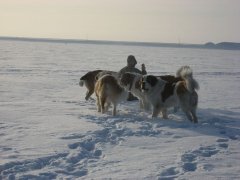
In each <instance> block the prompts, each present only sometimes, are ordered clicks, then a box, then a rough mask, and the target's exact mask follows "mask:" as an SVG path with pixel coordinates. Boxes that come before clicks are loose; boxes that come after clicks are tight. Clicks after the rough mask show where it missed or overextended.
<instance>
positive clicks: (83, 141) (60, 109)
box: [0, 41, 240, 179]
mask: <svg viewBox="0 0 240 180" xmlns="http://www.w3.org/2000/svg"><path fill="white" fill-rule="evenodd" d="M129 54H133V55H135V57H136V58H137V60H138V65H137V66H138V67H140V64H141V63H145V65H146V68H147V71H148V73H149V74H154V75H164V74H175V72H176V70H177V69H178V68H179V67H181V66H182V65H189V66H191V68H192V69H193V73H194V78H195V79H196V80H197V81H198V82H199V84H200V90H199V92H198V93H199V108H198V111H197V115H198V117H199V123H198V124H192V123H190V122H189V121H188V120H186V118H185V116H184V114H183V113H182V112H181V111H178V112H177V113H173V111H172V110H170V112H169V113H170V118H169V120H163V119H161V118H160V117H159V118H157V119H154V120H152V119H151V118H150V117H151V116H150V114H149V113H146V112H142V111H140V110H139V104H138V102H137V101H135V102H124V103H122V104H121V105H120V106H119V107H118V115H117V116H116V117H112V116H111V113H110V112H109V113H107V114H104V115H102V114H99V113H97V109H96V105H95V101H94V100H91V101H85V99H84V97H85V92H86V89H85V88H84V87H79V85H78V82H79V78H80V77H81V76H82V75H84V74H85V73H86V72H88V71H89V70H95V69H106V70H113V71H118V70H119V69H120V68H121V67H123V66H125V64H126V58H127V56H128V55H129ZM239 89H240V51H225V50H205V49H174V48H158V47H134V46H117V45H116V46H114V45H113V46H110V45H109V46H108V45H87V44H71V43H69V44H67V43H66V44H64V43H43V42H42V43H40V42H17V41H16V42H15V41H0V93H1V95H0V103H1V104H0V179H61V178H63V179H66V178H70V179H76V178H83V179H106V178H112V179H193V178H194V179H240V120H239V117H240V104H239V102H240V91H239ZM93 98H95V96H94V95H93Z"/></svg>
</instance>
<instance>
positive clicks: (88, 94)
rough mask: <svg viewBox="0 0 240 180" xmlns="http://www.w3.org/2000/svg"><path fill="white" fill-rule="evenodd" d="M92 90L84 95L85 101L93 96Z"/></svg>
mask: <svg viewBox="0 0 240 180" xmlns="http://www.w3.org/2000/svg"><path fill="white" fill-rule="evenodd" d="M93 92H94V90H88V91H87V93H86V97H85V99H86V100H88V99H89V98H90V96H91V95H92V94H93Z"/></svg>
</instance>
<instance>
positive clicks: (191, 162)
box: [159, 138, 229, 179]
mask: <svg viewBox="0 0 240 180" xmlns="http://www.w3.org/2000/svg"><path fill="white" fill-rule="evenodd" d="M228 142H229V139H226V138H219V139H217V140H216V143H215V144H213V145H210V146H201V147H199V148H197V149H195V150H192V151H187V152H185V153H183V154H182V155H181V156H180V160H179V161H178V162H177V166H173V167H169V168H166V169H164V170H163V171H162V172H161V173H160V174H159V179H173V178H177V177H179V176H181V175H184V174H185V173H188V172H194V171H196V170H197V169H198V165H199V162H201V160H202V159H206V158H211V157H212V156H214V155H216V154H218V153H220V152H221V151H223V150H226V149H227V148H228V146H229V145H228ZM201 166H202V169H203V170H204V171H212V170H213V169H214V165H212V164H203V165H201Z"/></svg>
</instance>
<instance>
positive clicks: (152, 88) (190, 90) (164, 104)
mask: <svg viewBox="0 0 240 180" xmlns="http://www.w3.org/2000/svg"><path fill="white" fill-rule="evenodd" d="M179 74H180V76H181V78H182V79H183V80H181V81H178V82H177V83H170V82H167V81H164V80H162V79H160V78H157V77H156V76H153V75H145V76H143V78H142V80H141V89H142V91H143V92H144V93H145V94H146V96H147V98H148V101H149V102H150V103H151V104H152V106H153V112H152V117H157V116H158V114H159V113H160V112H162V115H163V118H167V109H168V108H169V107H173V106H177V105H179V106H180V108H181V109H182V111H183V112H184V113H185V114H186V116H187V118H188V119H189V120H190V121H193V122H194V123H197V122H198V119H197V116H196V109H197V104H198V94H197V92H196V90H197V89H199V86H198V83H197V81H196V80H195V79H193V76H192V70H191V68H190V67H189V66H185V67H182V69H181V70H179Z"/></svg>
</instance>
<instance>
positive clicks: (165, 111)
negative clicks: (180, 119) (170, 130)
mask: <svg viewBox="0 0 240 180" xmlns="http://www.w3.org/2000/svg"><path fill="white" fill-rule="evenodd" d="M161 112H162V117H163V119H168V114H167V109H166V108H162V109H161Z"/></svg>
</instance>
